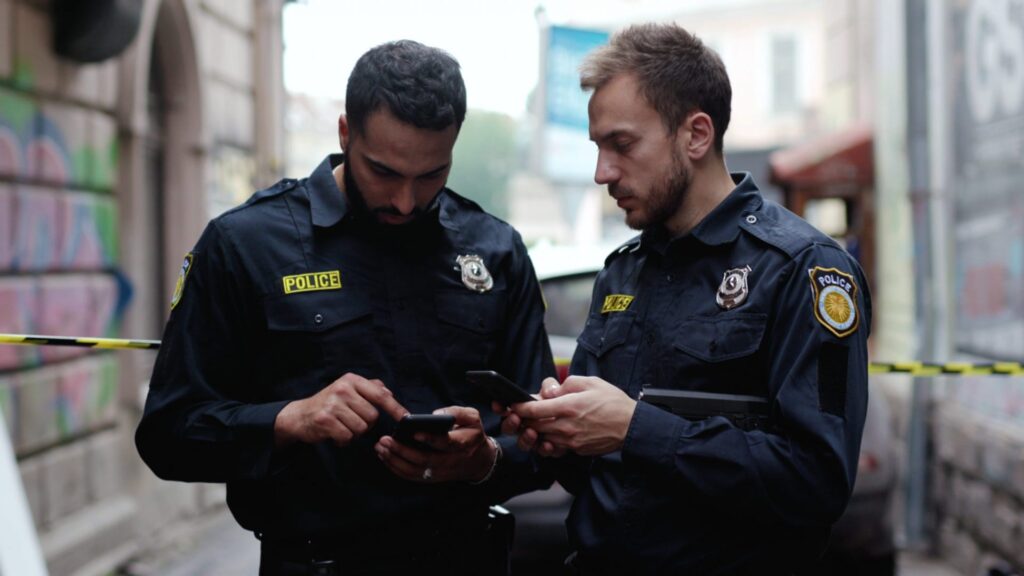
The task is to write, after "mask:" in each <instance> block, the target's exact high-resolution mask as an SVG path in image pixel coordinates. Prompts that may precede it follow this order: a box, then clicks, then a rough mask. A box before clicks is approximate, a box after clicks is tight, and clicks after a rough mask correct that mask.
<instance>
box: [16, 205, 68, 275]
mask: <svg viewBox="0 0 1024 576" xmlns="http://www.w3.org/2000/svg"><path fill="white" fill-rule="evenodd" d="M15 204H16V205H15V213H16V214H17V216H16V218H15V221H14V258H13V264H14V266H13V267H14V269H15V270H23V271H44V270H52V269H56V268H57V267H58V266H57V265H58V262H59V261H60V260H59V258H60V255H59V252H58V250H59V247H60V240H61V237H60V236H61V227H60V222H61V218H60V201H59V198H58V196H57V194H56V193H54V192H49V191H46V190H39V189H35V188H30V187H27V186H23V187H21V188H19V189H18V191H17V194H16V195H15Z"/></svg>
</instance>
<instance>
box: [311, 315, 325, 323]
mask: <svg viewBox="0 0 1024 576" xmlns="http://www.w3.org/2000/svg"><path fill="white" fill-rule="evenodd" d="M313 322H314V323H315V324H323V323H324V315H323V314H317V315H316V316H313Z"/></svg>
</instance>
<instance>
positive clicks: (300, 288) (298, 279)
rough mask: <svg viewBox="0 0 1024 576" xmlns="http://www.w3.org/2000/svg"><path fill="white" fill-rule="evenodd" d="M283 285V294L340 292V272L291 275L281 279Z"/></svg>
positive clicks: (329, 271) (328, 271) (330, 271)
mask: <svg viewBox="0 0 1024 576" xmlns="http://www.w3.org/2000/svg"><path fill="white" fill-rule="evenodd" d="M281 282H282V283H283V284H284V293H285V294H295V293H297V292H316V291H317V290H340V289H341V272H339V271H338V270H327V271H324V272H309V273H307V274H292V275H291V276H285V277H284V278H281Z"/></svg>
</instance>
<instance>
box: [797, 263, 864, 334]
mask: <svg viewBox="0 0 1024 576" xmlns="http://www.w3.org/2000/svg"><path fill="white" fill-rule="evenodd" d="M807 274H808V275H809V276H810V279H811V292H812V294H813V295H814V317H815V318H816V319H817V320H818V322H819V323H820V324H821V325H822V326H824V327H825V328H827V329H828V330H829V332H831V333H833V334H835V335H836V336H838V337H839V338H844V337H846V336H849V335H850V334H853V333H854V332H856V331H857V327H858V326H859V325H860V310H859V309H858V308H857V290H858V288H857V283H856V282H854V280H853V275H852V274H847V273H846V272H841V271H839V270H837V269H835V268H822V267H820V266H815V267H814V268H811V269H810V270H808V271H807Z"/></svg>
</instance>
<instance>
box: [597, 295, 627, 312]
mask: <svg viewBox="0 0 1024 576" xmlns="http://www.w3.org/2000/svg"><path fill="white" fill-rule="evenodd" d="M632 303H633V297H632V296H630V295H628V294H609V295H607V296H605V297H604V304H603V305H602V306H601V314H607V313H609V312H625V311H626V309H627V308H629V305H630V304H632Z"/></svg>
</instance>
